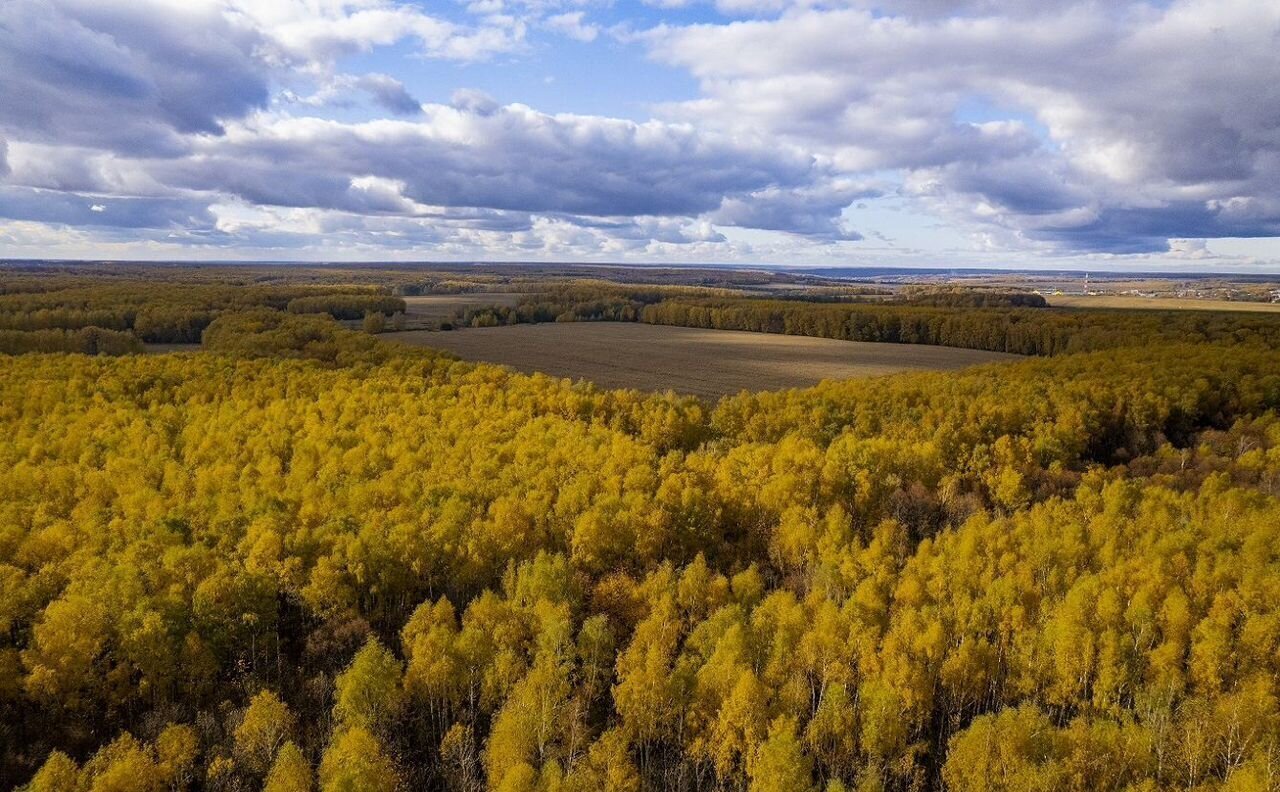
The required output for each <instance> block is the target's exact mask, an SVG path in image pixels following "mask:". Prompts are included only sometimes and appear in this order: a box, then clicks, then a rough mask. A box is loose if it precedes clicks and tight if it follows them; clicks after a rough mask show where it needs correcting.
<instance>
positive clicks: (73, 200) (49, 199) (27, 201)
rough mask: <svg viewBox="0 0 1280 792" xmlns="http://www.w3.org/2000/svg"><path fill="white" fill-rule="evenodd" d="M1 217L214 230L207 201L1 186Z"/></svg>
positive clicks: (57, 222)
mask: <svg viewBox="0 0 1280 792" xmlns="http://www.w3.org/2000/svg"><path fill="white" fill-rule="evenodd" d="M0 217H6V218H9V219H11V220H31V221H36V222H40V223H51V224H57V225H70V226H90V227H94V226H101V227H111V228H129V229H142V228H151V229H181V230H187V231H190V230H210V229H212V228H213V227H214V224H215V218H214V216H213V214H212V213H210V211H209V204H208V202H207V201H199V200H190V199H170V198H127V197H126V198H122V197H114V196H101V195H82V194H78V193H67V192H52V191H49V190H33V189H29V188H25V187H0Z"/></svg>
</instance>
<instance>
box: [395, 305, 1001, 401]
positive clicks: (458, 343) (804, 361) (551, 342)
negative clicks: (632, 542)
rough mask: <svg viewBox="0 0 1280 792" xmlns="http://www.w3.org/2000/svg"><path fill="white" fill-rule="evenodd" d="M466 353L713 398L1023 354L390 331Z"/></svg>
mask: <svg viewBox="0 0 1280 792" xmlns="http://www.w3.org/2000/svg"><path fill="white" fill-rule="evenodd" d="M382 338H384V339H388V340H398V341H403V342H405V343H408V344H414V345H419V346H429V347H435V348H437V349H446V350H449V351H451V352H453V353H455V354H457V355H458V356H459V357H462V358H464V359H467V360H482V361H486V362H489V363H500V364H503V365H508V366H512V367H514V368H516V369H519V370H520V371H525V372H534V371H540V372H543V373H546V374H550V375H552V376H556V377H568V378H571V379H588V380H591V381H592V382H595V383H597V384H599V385H601V386H603V387H608V388H639V389H641V390H652V391H662V390H667V389H671V390H674V391H677V392H679V393H691V394H695V395H698V396H703V397H708V398H715V397H719V396H723V395H726V394H731V393H737V392H739V391H743V390H752V391H759V390H780V389H783V388H798V387H807V386H810V385H815V384H817V383H818V382H820V381H822V380H824V379H848V378H851V377H865V376H871V375H876V374H892V373H895V372H899V371H921V370H947V369H958V368H964V367H966V366H973V365H977V364H980V363H990V362H994V361H1002V360H1018V359H1020V358H1019V357H1018V356H1017V355H1007V354H1004V353H1000V352H984V351H980V350H972V349H953V348H951V347H938V346H923V345H913V344H875V343H866V342H854V341H835V340H832V339H828V338H807V337H804V336H785V335H771V334H767V333H745V332H735V331H730V330H702V329H698V328H689V327H666V326H660V325H647V324H638V323H630V322H576V323H556V324H536V325H514V326H511V327H488V328H467V329H463V330H456V331H453V332H443V333H442V332H430V331H409V332H404V333H387V334H384V335H383V336H382Z"/></svg>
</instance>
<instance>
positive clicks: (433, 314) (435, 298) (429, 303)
mask: <svg viewBox="0 0 1280 792" xmlns="http://www.w3.org/2000/svg"><path fill="white" fill-rule="evenodd" d="M521 296H523V295H520V294H518V293H515V292H473V293H470V294H426V295H423V296H421V297H405V298H404V304H405V315H406V316H408V317H409V318H410V319H430V320H433V321H437V322H438V321H440V320H442V319H448V318H449V317H451V316H453V315H454V313H456V312H457V311H461V310H464V309H466V308H474V307H477V306H482V305H506V306H512V305H515V304H516V301H517V300H519V299H520V297H521Z"/></svg>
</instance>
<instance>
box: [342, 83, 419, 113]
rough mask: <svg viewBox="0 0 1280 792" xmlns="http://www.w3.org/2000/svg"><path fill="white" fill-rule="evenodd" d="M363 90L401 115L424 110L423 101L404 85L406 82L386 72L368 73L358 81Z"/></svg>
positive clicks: (388, 108) (380, 103) (384, 106)
mask: <svg viewBox="0 0 1280 792" xmlns="http://www.w3.org/2000/svg"><path fill="white" fill-rule="evenodd" d="M357 85H358V86H359V87H360V89H361V90H363V91H365V92H366V93H368V94H369V96H370V97H372V98H373V100H374V101H375V102H377V103H378V104H379V105H380V106H382V107H383V108H385V109H386V110H389V111H391V112H392V113H394V114H396V115H399V116H407V115H415V114H416V113H419V112H421V111H422V102H419V101H418V100H417V99H415V98H413V95H412V94H410V93H409V91H408V90H407V89H406V88H405V87H404V83H402V82H400V81H399V80H397V79H395V78H394V77H389V76H387V75H385V74H366V75H364V76H363V77H361V78H360V79H359V80H358V81H357Z"/></svg>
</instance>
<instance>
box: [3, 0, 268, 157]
mask: <svg viewBox="0 0 1280 792" xmlns="http://www.w3.org/2000/svg"><path fill="white" fill-rule="evenodd" d="M262 43H263V41H262V39H261V37H260V36H259V35H258V34H257V33H256V32H255V31H253V30H251V29H248V28H244V27H241V26H237V25H235V24H234V23H233V22H232V21H230V20H229V19H228V18H227V17H226V16H224V15H223V14H220V13H218V12H217V9H216V8H214V7H211V6H209V5H207V4H199V3H192V4H191V5H190V6H187V7H183V6H175V5H165V6H163V7H162V6H159V5H156V4H153V3H151V2H147V0H140V1H139V2H134V3H130V4H128V5H124V4H118V3H101V4H94V3H89V2H71V1H70V0H6V2H4V3H2V4H0V73H2V74H4V78H3V79H0V129H3V130H5V131H7V132H8V133H9V135H10V137H11V138H13V139H21V140H35V141H56V142H58V143H63V144H70V145H81V146H88V147H93V148H103V149H112V150H115V151H119V152H122V153H127V154H137V153H145V154H151V155H155V154H167V155H172V154H177V153H180V152H182V151H185V150H186V149H187V147H188V145H189V136H190V135H194V134H215V135H216V134H219V133H221V131H222V123H223V121H224V120H226V119H231V118H238V117H242V116H244V115H245V114H247V113H248V112H250V111H251V110H253V109H255V108H260V107H263V106H265V105H266V102H267V98H268V76H267V73H266V70H265V68H264V65H263V64H262V63H261V62H260V60H259V58H258V57H257V55H256V51H257V49H258V48H259V47H260V45H261V44H262Z"/></svg>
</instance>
